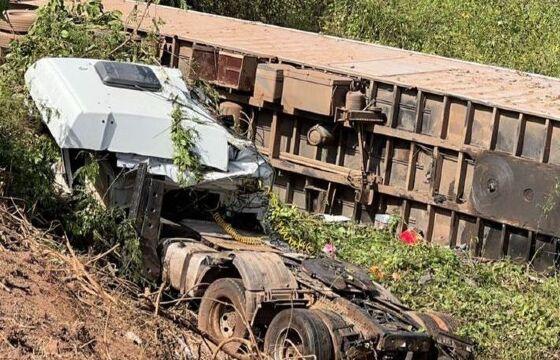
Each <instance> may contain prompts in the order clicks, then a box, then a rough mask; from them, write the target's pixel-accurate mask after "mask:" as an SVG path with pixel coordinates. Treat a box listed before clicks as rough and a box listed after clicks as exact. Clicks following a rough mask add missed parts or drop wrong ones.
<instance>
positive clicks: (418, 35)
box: [323, 0, 560, 76]
mask: <svg viewBox="0 0 560 360" xmlns="http://www.w3.org/2000/svg"><path fill="white" fill-rule="evenodd" d="M559 25H560V3H559V2H557V1H549V0H512V1H501V0H488V1H482V0H465V1H457V0H418V1H411V0H357V1H355V0H352V1H350V0H335V1H333V2H331V4H330V6H329V9H328V11H327V12H326V14H325V15H324V17H323V30H324V31H325V32H328V33H331V34H335V35H339V36H346V37H352V38H356V39H361V40H366V41H374V42H380V43H382V44H385V45H390V46H396V47H401V48H405V49H410V50H417V51H421V52H427V53H433V54H438V55H442V56H448V57H454V58H459V59H464V60H469V61H475V62H481V63H487V64H495V65H500V66H506V67H510V68H514V69H518V70H523V71H530V72H536V73H542V74H547V75H553V76H558V75H560V59H559V55H560V46H559V44H560V33H559V32H558V30H557V29H558V26H559Z"/></svg>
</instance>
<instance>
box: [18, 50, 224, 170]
mask: <svg viewBox="0 0 560 360" xmlns="http://www.w3.org/2000/svg"><path fill="white" fill-rule="evenodd" d="M98 61H100V60H94V59H77V58H44V59H41V60H39V61H37V62H36V63H35V64H34V65H32V66H31V67H30V68H29V69H28V70H27V72H26V73H25V81H26V84H27V86H28V88H29V92H30V94H31V97H32V98H33V100H34V101H35V103H36V104H37V107H38V108H39V111H40V112H41V115H42V117H43V121H44V122H45V124H46V125H47V127H48V128H49V130H50V132H51V134H52V135H53V137H54V139H55V141H56V142H57V144H58V145H59V146H60V147H61V148H67V149H68V148H74V149H86V150H95V151H112V152H116V153H127V154H136V155H141V156H148V157H156V158H161V159H172V158H173V143H172V141H171V113H172V111H173V108H174V106H175V104H176V103H180V104H182V105H184V106H183V107H182V110H183V113H184V118H185V120H183V122H182V125H183V126H184V127H191V128H195V129H196V130H197V132H198V134H199V136H198V140H197V143H196V149H195V151H197V152H198V153H199V154H200V156H201V162H202V164H204V165H206V166H208V167H211V168H214V169H217V170H220V171H228V161H229V160H228V148H229V146H228V138H230V136H231V135H230V134H229V133H228V131H227V130H226V129H225V128H223V127H222V126H220V125H218V124H217V123H216V122H215V121H214V119H213V117H212V115H211V114H210V113H208V112H207V111H206V110H205V109H204V108H203V107H201V106H200V105H199V104H198V103H197V102H195V101H194V100H192V99H191V98H190V95H189V90H188V89H187V87H186V85H185V83H184V82H183V80H182V79H181V73H180V71H179V70H176V69H169V68H163V67H158V66H150V68H151V69H152V70H153V71H154V73H155V74H156V76H157V77H158V79H159V81H160V82H161V84H162V89H161V91H159V92H151V91H143V90H140V89H132V88H120V87H113V86H107V85H105V84H104V83H103V82H102V80H101V78H100V77H99V75H98V74H97V72H96V70H95V68H94V65H95V63H96V62H98ZM188 119H195V120H196V121H193V120H188Z"/></svg>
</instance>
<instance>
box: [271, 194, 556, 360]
mask: <svg viewBox="0 0 560 360" xmlns="http://www.w3.org/2000/svg"><path fill="white" fill-rule="evenodd" d="M268 222H269V226H270V228H271V229H272V230H273V231H274V232H276V233H277V234H281V236H282V237H283V238H285V239H287V240H288V242H290V243H291V244H293V245H295V246H296V247H298V248H300V249H302V248H307V249H308V250H309V251H311V252H318V251H320V249H321V248H322V247H323V245H324V244H326V243H332V244H334V245H335V247H336V248H337V255H338V257H339V258H341V259H344V260H347V261H350V262H353V263H356V264H358V265H362V266H365V267H367V268H369V269H370V273H371V274H372V277H373V278H374V279H375V280H376V281H378V282H380V283H382V284H383V285H385V286H386V287H388V288H389V289H390V290H391V291H392V292H393V293H394V294H395V295H396V296H398V297H399V298H400V299H401V300H402V301H403V302H404V303H405V304H407V305H408V306H410V307H412V308H414V309H432V310H436V311H443V312H446V313H450V314H452V315H454V316H455V317H456V318H457V319H458V320H459V321H460V323H461V326H460V328H459V335H461V336H465V337H468V338H470V339H472V340H473V341H474V342H475V343H476V344H477V359H488V360H490V359H504V360H505V359H519V360H531V359H535V360H536V359H558V358H560V278H559V277H556V276H554V277H543V276H540V275H539V274H537V273H534V272H533V271H531V270H530V269H528V268H527V267H526V266H522V265H518V264H515V263H513V262H511V261H507V260H506V261H499V262H490V263H489V262H480V261H478V260H477V259H473V258H470V257H469V256H468V255H466V254H459V253H456V252H454V251H452V250H451V249H448V248H443V247H439V246H431V245H428V244H423V245H418V246H407V245H404V244H402V243H401V242H400V241H398V240H396V239H395V238H394V235H393V233H392V232H391V231H378V230H375V229H373V228H372V227H368V226H361V225H357V224H352V223H351V224H344V225H342V224H332V223H325V222H323V221H321V220H319V219H318V218H316V217H313V216H311V215H308V214H305V213H303V212H301V211H300V210H298V209H296V208H294V207H292V206H286V205H283V204H281V203H280V202H279V201H278V199H276V198H275V197H273V198H272V200H271V202H270V211H269V216H268Z"/></svg>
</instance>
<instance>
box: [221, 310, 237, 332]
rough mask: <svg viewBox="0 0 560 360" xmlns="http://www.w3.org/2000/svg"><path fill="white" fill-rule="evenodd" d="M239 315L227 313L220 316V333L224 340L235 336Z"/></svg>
mask: <svg viewBox="0 0 560 360" xmlns="http://www.w3.org/2000/svg"><path fill="white" fill-rule="evenodd" d="M236 317H237V314H236V313H235V311H225V312H224V313H222V315H221V316H220V331H221V333H222V335H223V337H224V338H229V337H232V336H233V333H234V330H235V322H236Z"/></svg>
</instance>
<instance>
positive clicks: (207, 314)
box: [198, 278, 248, 352]
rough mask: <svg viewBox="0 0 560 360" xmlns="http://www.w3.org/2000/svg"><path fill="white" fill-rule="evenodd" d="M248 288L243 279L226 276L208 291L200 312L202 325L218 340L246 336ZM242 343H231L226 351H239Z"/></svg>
mask: <svg viewBox="0 0 560 360" xmlns="http://www.w3.org/2000/svg"><path fill="white" fill-rule="evenodd" d="M246 324H247V321H246V320H245V288H244V287H243V282H242V281H241V279H232V278H224V279H218V280H216V281H214V282H213V283H212V284H211V285H210V286H209V287H208V289H207V290H206V292H205V293H204V296H203V297H202V300H201V303H200V310H199V312H198V328H199V329H200V330H202V331H205V332H206V333H207V334H209V335H210V336H211V337H212V338H213V339H214V340H215V341H218V342H221V341H224V340H227V339H229V338H245V337H246V336H247V334H248V329H247V326H246ZM240 346H241V343H239V342H231V343H229V344H227V345H225V346H224V350H227V351H229V352H237V351H238V349H239V347H240Z"/></svg>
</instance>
